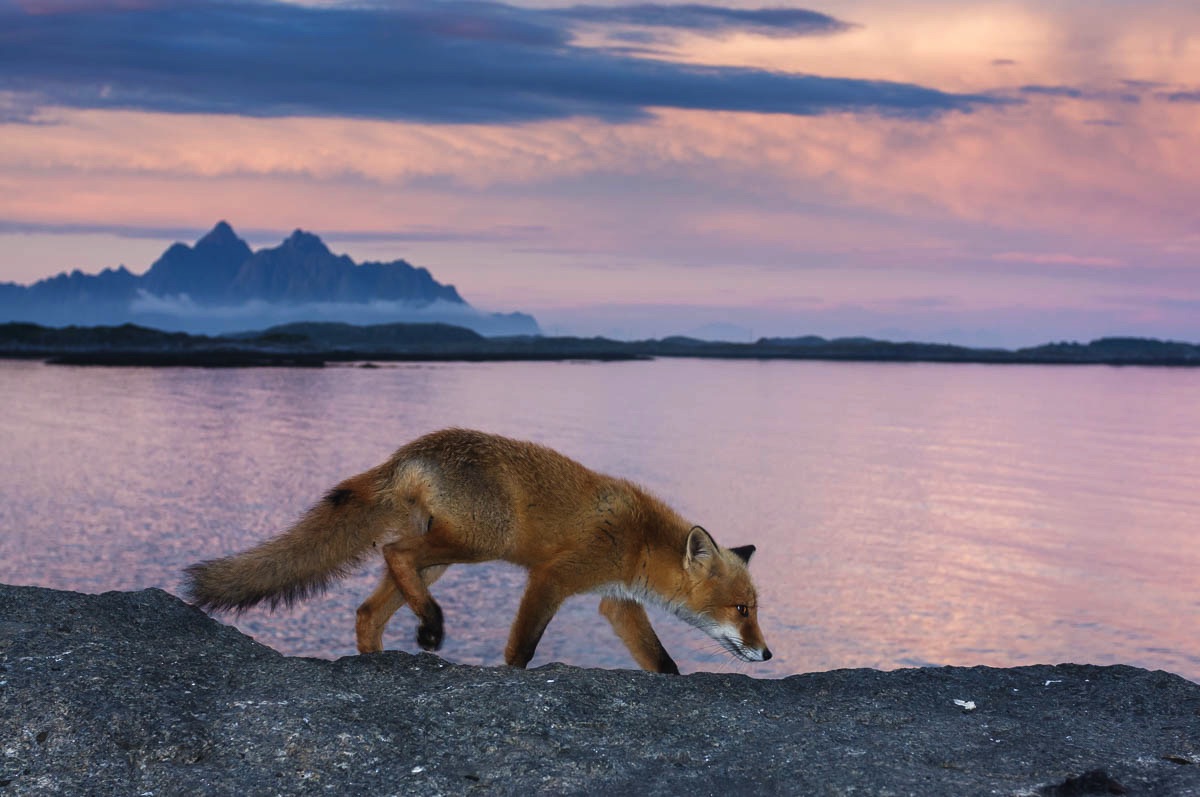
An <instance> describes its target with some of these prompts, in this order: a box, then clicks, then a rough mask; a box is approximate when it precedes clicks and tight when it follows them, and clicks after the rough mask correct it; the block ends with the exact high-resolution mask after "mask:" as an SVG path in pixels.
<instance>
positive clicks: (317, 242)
mask: <svg viewBox="0 0 1200 797" xmlns="http://www.w3.org/2000/svg"><path fill="white" fill-rule="evenodd" d="M283 245H284V246H286V247H288V248H290V249H296V250H299V251H301V252H314V253H316V252H321V253H326V252H329V247H327V246H326V245H325V242H324V241H322V240H321V239H320V238H319V237H318V236H316V235H313V234H312V233H311V232H305V231H304V230H301V229H299V228H297V229H296V230H295V231H294V232H293V233H292V234H291V235H289V236H288V239H287V240H286V241H284V242H283ZM330 254H332V253H330Z"/></svg>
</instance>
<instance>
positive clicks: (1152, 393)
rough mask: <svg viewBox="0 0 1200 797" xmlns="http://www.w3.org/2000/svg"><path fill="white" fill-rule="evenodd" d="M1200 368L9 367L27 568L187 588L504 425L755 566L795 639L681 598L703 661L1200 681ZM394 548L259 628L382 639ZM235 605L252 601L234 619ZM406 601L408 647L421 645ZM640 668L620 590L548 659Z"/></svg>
mask: <svg viewBox="0 0 1200 797" xmlns="http://www.w3.org/2000/svg"><path fill="white" fill-rule="evenodd" d="M1197 387H1200V372H1195V371H1184V370H1165V369H1164V370H1157V369H1110V368H1006V367H985V366H892V365H854V364H821V363H735V362H706V361H658V362H652V363H618V364H604V365H583V364H492V365H487V364H481V365H434V366H422V367H408V366H404V367H390V368H381V369H378V370H362V369H355V368H335V369H326V370H323V371H311V370H297V371H287V370H266V371H253V370H246V371H202V370H191V369H163V370H149V369H146V370H140V369H73V368H52V367H48V366H43V365H40V364H34V363H13V362H0V388H2V389H0V448H2V449H3V450H4V451H5V452H6V454H7V456H6V457H5V458H3V461H0V485H3V486H0V491H2V493H0V530H2V531H3V533H2V534H0V580H3V581H5V582H9V583H23V584H38V585H42V586H50V587H58V588H69V589H80V590H85V591H103V590H108V589H137V588H142V587H148V586H157V587H162V588H165V589H168V590H170V591H175V592H177V591H178V589H179V585H180V577H179V572H180V570H181V568H182V567H184V566H185V565H187V564H189V563H191V562H193V561H196V560H199V559H204V558H210V557H214V556H220V555H224V554H227V553H230V552H232V551H235V550H239V549H241V548H244V547H246V546H247V545H249V544H252V543H253V542H255V541H257V540H259V539H262V538H264V537H266V536H269V535H271V534H273V533H276V532H278V531H279V530H281V529H282V528H284V527H285V526H286V525H287V524H288V523H289V522H290V521H291V520H292V519H293V518H294V517H295V516H296V515H297V514H298V513H299V512H301V511H302V510H303V509H304V508H306V507H307V505H308V504H309V503H311V502H312V501H315V500H316V499H317V498H319V496H320V495H321V494H322V493H323V492H324V491H325V490H326V489H327V488H328V487H329V486H330V485H332V484H333V483H335V482H336V481H337V480H339V479H340V478H343V477H344V476H346V475H349V474H351V473H354V472H357V471H360V470H362V469H365V468H367V467H370V466H371V465H374V464H376V463H377V462H379V461H381V460H382V459H383V458H385V457H386V456H388V454H389V453H390V452H391V450H392V449H393V448H394V447H395V446H397V445H399V444H400V443H402V442H404V441H405V440H407V439H410V438H411V437H413V436H415V435H417V434H419V433H421V432H424V431H428V430H430V429H433V428H438V427H441V426H447V425H464V426H477V427H481V428H486V429H490V430H493V431H496V432H500V433H503V434H510V435H515V436H520V437H526V438H533V439H537V440H540V441H542V442H545V443H548V444H550V445H553V446H555V447H557V448H559V449H560V450H563V451H564V452H566V453H568V454H570V455H572V456H574V457H576V458H577V459H579V460H581V461H583V462H584V463H585V464H588V465H590V466H592V467H595V468H596V469H598V470H602V471H606V472H610V473H614V474H620V475H624V476H628V477H631V478H634V479H635V480H638V481H640V482H642V483H644V484H645V485H646V486H647V487H649V488H650V489H651V490H653V491H655V492H656V493H658V494H659V495H660V496H662V497H663V498H665V499H666V500H668V501H670V502H671V503H672V504H674V505H675V506H676V507H677V508H679V509H680V510H681V511H682V512H684V513H685V514H687V515H688V516H690V517H692V518H693V519H695V520H696V521H697V522H700V523H703V524H704V525H705V526H706V527H707V528H709V529H710V530H711V531H712V532H713V533H714V535H715V536H716V537H717V539H718V540H719V541H721V542H722V543H724V544H726V545H738V544H744V543H748V542H753V543H754V544H756V545H757V546H758V548H759V553H758V554H757V555H756V557H755V559H754V561H753V564H752V568H751V569H752V571H753V572H754V573H755V576H756V578H757V580H758V584H759V590H760V604H761V609H760V615H761V622H762V625H763V627H764V630H765V631H766V633H767V635H768V641H769V642H770V644H771V647H772V649H773V650H774V652H775V654H776V658H775V659H773V660H772V661H771V662H769V663H767V664H756V665H745V664H740V663H737V662H734V661H732V660H730V659H729V658H728V657H727V656H726V655H725V654H724V653H721V652H719V651H717V650H715V649H714V648H713V646H712V645H711V643H710V642H709V641H708V640H707V638H706V637H703V636H702V635H701V634H699V633H698V632H696V631H695V630H694V629H690V628H688V627H687V626H685V625H683V624H682V623H680V622H679V621H678V620H676V619H674V618H669V617H664V616H662V615H661V614H656V615H654V618H655V620H654V621H655V625H656V628H658V629H659V631H660V633H661V636H662V637H663V640H664V642H665V644H666V645H667V647H668V649H669V650H670V651H671V652H672V654H673V655H675V656H676V658H677V660H679V662H680V664H681V666H682V667H683V668H684V669H685V670H695V669H705V670H729V671H739V672H747V673H750V674H755V675H785V674H789V673H792V672H802V671H809V670H819V669H829V668H836V667H853V666H872V667H880V668H895V667H901V666H911V665H925V664H960V665H972V664H986V665H997V666H1004V665H1016V664H1025V663H1032V662H1047V661H1049V662H1057V661H1068V660H1072V661H1086V662H1094V663H1110V662H1125V663H1132V664H1138V665H1141V666H1147V667H1156V668H1164V669H1168V670H1171V671H1173V672H1177V673H1180V674H1183V675H1185V676H1187V677H1190V678H1192V679H1200V655H1198V652H1197V650H1196V646H1195V642H1194V635H1195V629H1194V618H1195V616H1196V613H1197V610H1198V609H1200V576H1198V575H1197V574H1198V573H1200V553H1198V550H1200V548H1198V546H1197V545H1196V540H1195V534H1196V528H1197V525H1196V522H1195V518H1196V517H1197V514H1198V510H1200V498H1198V497H1197V496H1200V490H1197V488H1198V487H1200V477H1198V476H1197V474H1200V467H1198V466H1200V432H1197V431H1196V430H1197V429H1200V409H1198V407H1197V404H1196V403H1195V402H1194V401H1193V400H1192V397H1193V396H1194V395H1195V394H1196V389H1197ZM376 570H377V567H376V566H372V567H370V568H367V569H366V570H365V571H364V572H363V573H361V574H359V575H358V576H355V577H354V578H352V579H350V580H347V581H346V582H343V583H341V584H339V585H337V586H336V587H335V588H334V589H332V590H331V591H330V592H329V593H328V594H327V595H325V596H322V597H321V598H318V599H315V600H313V601H311V602H309V603H306V604H303V605H302V606H300V607H297V608H296V609H294V610H292V611H286V612H278V613H276V614H270V613H268V612H265V611H258V610H255V611H251V612H248V613H247V614H246V615H244V616H242V617H241V618H237V619H236V621H235V622H236V624H237V625H238V626H239V627H240V628H242V629H243V630H244V631H246V632H248V633H250V634H252V635H253V636H255V637H256V638H257V639H259V640H260V641H262V642H264V643H266V644H269V645H271V646H272V647H275V648H277V649H279V650H282V651H285V652H288V653H294V654H303V655H315V656H326V657H328V656H339V655H346V654H350V653H352V652H353V616H354V609H355V607H356V606H357V605H358V603H359V602H360V601H361V600H362V598H363V597H364V596H365V595H366V594H367V593H368V592H369V591H370V590H371V588H372V587H373V585H374V581H375V579H376V578H377V572H376ZM523 582H524V574H523V573H522V572H521V571H519V570H518V569H516V568H513V567H510V566H506V565H499V564H494V565H481V566H462V567H457V568H451V570H450V572H449V573H448V574H447V575H446V577H445V578H443V579H442V580H441V581H439V582H438V584H437V586H436V587H435V589H434V591H435V594H437V595H438V597H439V599H440V600H441V601H442V604H443V607H444V609H445V610H446V615H447V632H448V638H447V643H446V646H445V648H444V649H443V651H442V653H443V655H445V656H446V657H447V658H449V659H451V660H454V661H461V662H472V663H481V664H499V663H501V661H502V651H503V647H504V640H505V639H506V637H507V633H508V625H509V623H510V622H511V619H512V616H513V614H514V613H515V611H516V605H517V601H518V599H519V596H520V592H521V589H522V585H523ZM225 619H226V620H231V619H232V618H225ZM413 631H414V622H413V620H412V618H411V617H410V616H408V615H407V613H406V612H404V611H402V612H400V613H399V614H398V615H397V617H396V619H395V620H394V621H393V623H392V626H391V628H390V629H389V633H388V635H387V636H386V637H385V642H386V643H387V645H388V646H389V647H396V648H400V649H405V650H410V651H415V650H416V646H415V644H414V642H413V641H412V636H413ZM553 660H563V661H567V662H570V663H574V664H580V665H586V666H604V667H630V666H633V665H632V662H631V660H630V658H629V656H628V654H626V653H625V652H624V650H623V648H621V646H620V644H619V643H618V642H617V641H616V640H615V638H613V637H612V634H611V631H610V630H609V629H608V627H607V625H606V624H605V623H604V621H603V620H602V619H601V618H600V617H599V616H598V615H597V614H596V599H595V598H594V597H580V598H576V599H573V600H571V601H568V603H567V604H566V605H565V606H564V607H563V609H562V610H561V612H560V614H559V615H558V617H556V619H555V621H554V622H553V623H552V624H551V626H550V629H549V630H548V631H547V634H546V636H545V638H544V640H543V642H542V644H541V646H540V647H539V651H538V657H537V658H536V659H535V661H534V663H535V664H539V663H545V662H548V661H553Z"/></svg>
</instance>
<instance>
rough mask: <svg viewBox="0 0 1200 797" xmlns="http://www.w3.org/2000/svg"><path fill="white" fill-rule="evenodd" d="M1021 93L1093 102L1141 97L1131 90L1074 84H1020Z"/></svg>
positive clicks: (1134, 100) (1122, 100) (1139, 100)
mask: <svg viewBox="0 0 1200 797" xmlns="http://www.w3.org/2000/svg"><path fill="white" fill-rule="evenodd" d="M1020 91H1021V93H1022V94H1030V95H1035V96H1041V97H1057V98H1059V99H1068V100H1089V101H1095V102H1124V103H1130V104H1135V103H1138V102H1141V100H1142V98H1141V96H1139V95H1138V94H1136V93H1134V92H1133V91H1124V92H1121V91H1108V90H1104V89H1091V88H1077V87H1075V86H1036V85H1035V86H1022V87H1021V89H1020Z"/></svg>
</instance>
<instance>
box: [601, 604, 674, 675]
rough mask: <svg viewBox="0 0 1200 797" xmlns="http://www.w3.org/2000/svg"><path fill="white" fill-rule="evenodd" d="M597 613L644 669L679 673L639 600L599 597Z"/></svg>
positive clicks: (672, 673)
mask: <svg viewBox="0 0 1200 797" xmlns="http://www.w3.org/2000/svg"><path fill="white" fill-rule="evenodd" d="M600 614H602V615H604V617H605V618H606V619H607V620H608V622H609V624H611V625H612V627H613V631H615V632H616V634H617V637H619V638H620V640H621V641H622V642H624V643H625V647H627V648H629V652H630V653H632V654H633V660H634V661H636V662H637V663H638V666H640V667H641V668H642V669H643V670H649V671H650V672H661V673H669V674H671V675H678V674H679V667H678V666H676V664H675V661H674V659H672V658H671V656H670V655H669V654H668V653H667V649H666V648H664V647H663V644H662V641H661V640H659V638H658V634H656V633H654V629H653V628H652V627H651V626H650V618H649V617H648V616H646V609H645V607H643V606H642V605H641V604H640V603H638V602H636V601H631V600H625V599H622V598H610V597H605V598H601V599H600Z"/></svg>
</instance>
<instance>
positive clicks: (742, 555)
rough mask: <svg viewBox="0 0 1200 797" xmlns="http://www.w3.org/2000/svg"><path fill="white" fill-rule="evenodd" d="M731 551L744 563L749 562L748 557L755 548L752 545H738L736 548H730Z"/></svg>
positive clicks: (752, 553)
mask: <svg viewBox="0 0 1200 797" xmlns="http://www.w3.org/2000/svg"><path fill="white" fill-rule="evenodd" d="M729 550H730V552H731V553H734V554H737V558H738V559H741V560H742V561H743V562H745V563H746V564H750V557H751V556H753V555H754V551H755V550H756V549H755V547H754V546H753V545H740V546H738V547H737V548H730V549H729Z"/></svg>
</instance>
